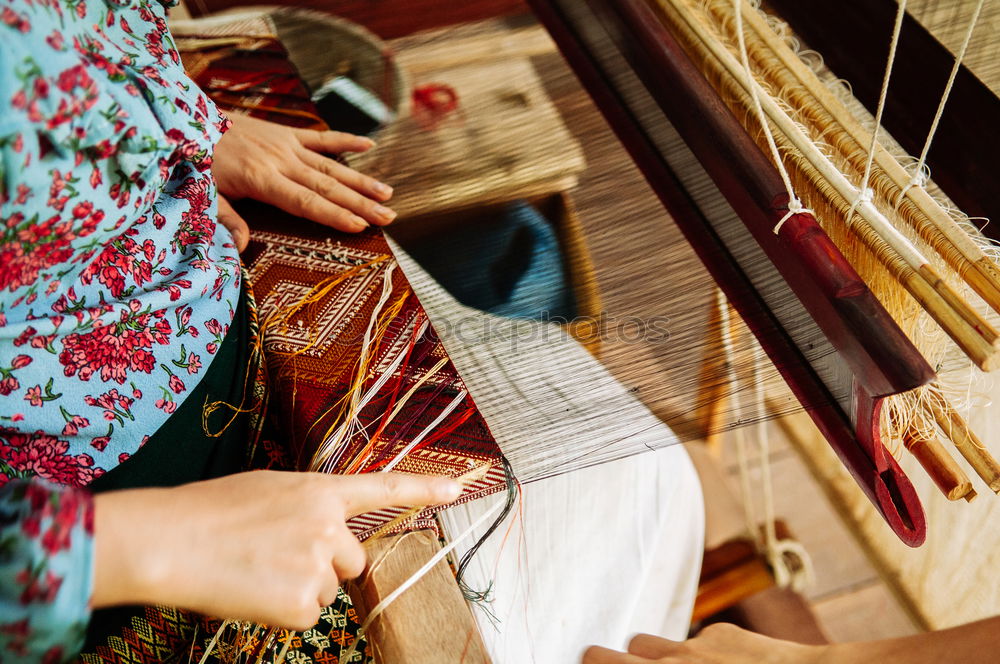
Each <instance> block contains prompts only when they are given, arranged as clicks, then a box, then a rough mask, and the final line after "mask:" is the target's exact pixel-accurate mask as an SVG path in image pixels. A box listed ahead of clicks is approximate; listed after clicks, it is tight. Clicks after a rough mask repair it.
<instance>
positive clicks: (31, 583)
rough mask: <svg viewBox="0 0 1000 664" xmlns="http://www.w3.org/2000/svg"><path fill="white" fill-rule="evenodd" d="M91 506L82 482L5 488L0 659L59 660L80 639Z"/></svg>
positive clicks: (0, 512)
mask: <svg viewBox="0 0 1000 664" xmlns="http://www.w3.org/2000/svg"><path fill="white" fill-rule="evenodd" d="M93 513H94V511H93V500H92V497H91V495H90V494H89V493H88V492H87V491H84V490H82V489H74V488H69V487H60V486H56V485H53V484H49V483H47V482H43V481H41V480H37V479H33V480H24V479H16V480H11V481H10V482H7V483H6V484H5V485H4V486H2V487H0V661H3V662H13V663H20V662H42V663H43V664H49V663H55V662H62V661H65V660H66V659H68V658H70V657H72V656H74V655H75V654H76V653H77V652H78V651H79V650H80V648H81V647H82V646H83V640H84V635H85V632H86V628H87V623H88V621H89V620H90V597H91V587H92V584H93V569H92V565H93V552H94V542H93Z"/></svg>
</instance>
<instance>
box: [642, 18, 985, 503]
mask: <svg viewBox="0 0 1000 664" xmlns="http://www.w3.org/2000/svg"><path fill="white" fill-rule="evenodd" d="M726 4H728V6H729V7H730V8H731V7H732V4H731V3H726ZM720 5H721V3H718V4H713V5H712V6H714V7H715V9H716V19H717V20H719V22H720V23H723V24H724V23H725V22H726V21H728V20H729V19H730V18H731V15H730V14H727V13H725V12H723V11H720ZM661 6H662V8H663V13H664V15H666V16H668V17H670V18H671V19H672V20H673V21H675V22H676V23H675V27H677V28H678V29H679V30H680V31H681V32H683V33H685V34H686V35H687V37H688V39H689V40H690V44H689V47H691V48H695V49H697V48H699V46H700V47H701V48H703V52H702V55H703V56H704V57H703V58H702V60H703V61H704V62H705V63H707V64H706V69H708V70H709V73H710V74H714V76H710V77H711V78H714V80H715V81H716V84H717V85H720V86H721V87H723V88H724V89H725V90H726V92H727V93H728V94H729V96H730V98H731V99H733V98H735V99H736V102H735V103H736V104H737V105H742V107H743V108H744V114H745V115H746V116H747V122H748V123H751V124H752V123H753V120H754V118H752V117H750V116H751V113H750V112H749V107H750V103H749V100H748V99H747V97H748V96H749V94H748V92H747V86H748V84H749V83H748V82H747V81H746V80H745V78H744V79H743V80H740V77H741V75H744V74H745V71H744V70H742V68H741V67H740V66H739V64H738V63H736V62H735V58H734V57H733V56H732V55H731V54H728V53H727V52H726V51H724V49H723V47H722V46H721V44H720V43H719V42H718V41H712V40H713V39H714V37H713V35H711V34H710V33H709V31H708V30H709V28H708V26H707V25H705V24H704V23H701V22H699V19H698V17H697V15H696V14H695V13H694V12H693V11H688V12H687V13H685V12H684V10H683V8H684V7H685V5H684V2H683V0H680V1H679V2H676V3H673V4H672V5H669V6H668V5H666V4H665V3H664V4H661ZM744 9H745V10H746V11H745V15H746V16H751V15H752V16H754V17H756V19H757V20H753V19H751V20H748V23H750V24H751V25H753V26H754V32H757V33H758V34H759V33H761V32H766V33H770V34H771V35H774V33H773V31H771V30H770V28H769V27H768V26H767V25H766V23H764V22H763V20H762V19H760V17H759V16H758V15H757V14H756V13H754V12H753V10H752V9H750V8H749V6H745V7H744ZM685 29H686V31H685ZM760 42H764V43H765V44H766V46H767V47H768V48H774V49H778V50H783V51H784V52H785V53H784V56H785V57H784V58H782V59H779V60H778V62H780V63H782V64H783V63H784V62H785V61H791V60H792V59H793V58H794V59H795V60H796V61H798V62H799V64H800V65H802V63H801V61H800V60H798V58H797V56H795V55H794V54H793V53H791V51H790V49H788V48H787V46H784V45H783V44H782V43H781V42H780V41H776V40H775V39H774V38H771V39H770V40H763V39H761V40H758V45H759V43H760ZM757 52H758V57H759V50H758V51H757ZM712 65H715V68H714V71H713V68H712ZM798 69H799V72H798V73H799V74H801V76H802V78H809V76H807V75H806V74H807V73H808V74H812V72H811V71H810V70H808V68H805V66H804V65H802V67H800V68H798ZM784 70H785V68H784V66H781V67H772V68H771V69H770V70H769V71H773V72H778V73H779V74H778V75H779V76H780V72H782V71H784ZM727 75H728V76H727ZM734 79H735V80H734ZM812 79H813V80H814V83H815V84H816V85H819V86H820V87H823V88H824V89H825V86H822V83H820V82H819V81H818V79H816V78H815V76H814V75H813V76H812ZM797 83H798V81H789V80H788V79H787V78H785V79H784V80H779V81H777V82H774V83H772V85H773V86H774V87H775V88H776V89H780V90H781V91H782V93H783V94H784V93H788V92H789V91H790V90H792V91H794V90H795V89H796V88H798V89H802V88H801V86H798V85H797ZM814 87H815V86H814ZM830 103H831V106H832V105H833V104H832V102H830ZM800 105H801V106H804V107H808V108H812V109H815V108H816V106H815V105H813V106H809V104H806V103H801V104H800ZM841 110H842V111H843V112H845V113H847V114H848V115H849V112H847V111H846V109H845V108H843V107H842V105H841ZM771 117H772V119H773V118H775V116H774V114H772V115H771ZM786 120H787V116H786ZM824 120H836V118H831V117H824V115H823V114H822V113H820V114H819V121H820V122H819V124H820V125H821V126H824V125H823V124H822V122H823V121H824ZM776 124H777V125H778V126H779V127H780V128H782V129H785V128H787V127H788V124H787V122H786V123H785V126H782V122H781V121H780V120H776ZM854 124H855V125H857V123H856V122H855V123H854ZM835 126H836V125H831V124H826V125H825V127H826V130H825V131H824V132H823V133H822V136H823V137H824V138H827V137H828V136H829V135H830V134H831V133H835V132H834V131H833V130H832V129H830V128H831V127H835ZM793 129H794V128H793ZM800 134H801V132H800ZM848 137H849V139H851V140H852V141H853V143H854V144H853V145H850V146H849V147H850V148H851V150H845V152H848V153H851V151H853V159H847V160H846V161H847V162H848V163H850V162H851V161H853V165H854V166H855V168H857V167H858V164H859V162H860V161H862V160H863V158H864V155H863V153H859V152H858V141H859V138H860V139H862V140H863V139H864V138H865V136H864V135H863V134H860V133H858V134H856V135H850V134H849V135H848ZM868 138H869V140H870V136H869V137H868ZM778 140H779V144H780V143H782V142H783V141H782V139H781V138H780V134H779V138H778ZM801 140H802V139H801V138H800V140H799V141H792V142H794V143H795V145H794V146H789V145H788V143H787V141H786V142H785V146H786V148H790V147H799V146H800V144H801ZM842 142H843V141H842ZM835 144H836V142H835ZM789 152H791V150H789ZM880 154H882V156H883V162H884V163H885V164H890V160H891V163H895V164H896V166H897V167H898V169H899V171H900V172H903V173H905V171H903V169H902V167H901V166H899V164H898V162H895V160H894V159H892V157H891V156H890V155H888V153H887V152H886V151H885V150H884V149H880ZM790 161H792V162H793V163H795V164H796V166H798V168H797V169H795V171H794V172H796V173H798V174H799V178H798V180H797V182H796V186H797V188H801V189H806V188H807V187H809V186H811V187H812V188H813V191H815V192H817V194H818V196H817V197H813V198H810V205H813V206H814V207H817V203H822V205H819V206H818V208H819V209H820V210H821V215H820V216H834V217H835V218H836V216H837V215H839V217H840V218H844V217H845V216H846V215H847V214H849V213H850V211H851V208H852V206H851V204H850V202H849V201H848V200H845V199H844V198H843V197H842V196H841V197H839V199H838V196H837V194H838V193H839V192H835V191H832V189H833V188H832V187H830V186H829V184H828V183H827V182H826V181H825V177H826V174H825V173H823V172H820V170H819V169H816V168H814V166H815V164H813V163H810V161H809V159H808V158H803V157H801V156H798V157H792V158H791V159H790ZM889 168H890V169H891V168H892V166H891V164H890V165H889ZM881 175H883V176H884V173H883V174H881ZM886 180H887V178H885V177H883V179H882V183H881V184H882V188H881V191H880V194H881V195H882V197H883V198H885V199H890V198H899V197H901V195H902V194H903V193H904V191H903V189H904V188H905V186H906V184H905V183H904V185H903V186H902V187H900V186H898V185H897V184H896V183H894V182H892V181H891V179H889V181H888V182H887V181H886ZM915 189H916V188H913V187H911V188H909V189H908V190H906V192H905V194H906V195H907V196H908V195H909V193H910V192H911V191H914V190H915ZM920 191H923V190H920ZM924 194H925V195H926V192H924ZM916 197H917V198H918V199H919V198H920V197H919V196H916ZM927 198H929V196H927ZM931 202H932V203H933V200H931ZM934 205H935V207H937V208H938V213H939V214H938V216H939V217H940V218H942V219H944V220H947V215H946V214H945V213H944V212H943V210H940V206H937V204H936V203H935V204H934ZM915 208H916V206H911V209H910V210H909V212H910V213H911V216H910V219H911V221H913V222H914V223H913V226H914V227H915V229H916V230H917V231H918V232H920V233H921V234H922V235H923V234H925V233H927V232H928V231H927V229H928V228H929V226H930V225H931V223H930V222H928V221H927V220H926V217H925V218H924V219H923V220H922V221H921V220H920V219H919V218H917V215H914V214H912V213H913V212H914V211H916V212H917V213H922V211H921V210H916V209H915ZM932 211H933V210H932ZM823 212H825V213H826V214H825V215H824V214H822V213H823ZM915 219H916V220H915ZM942 219H939V220H942ZM944 223H945V222H944V221H942V224H944ZM951 223H952V225H954V226H955V227H956V228H952V229H951V230H957V231H958V232H960V233H961V234H962V236H963V237H964V242H962V241H960V240H959V241H956V242H954V243H952V242H951V241H950V240H949V239H948V238H947V237H945V236H944V235H943V234H937V235H934V237H935V241H936V242H937V244H938V247H939V253H940V254H941V255H942V258H944V259H945V260H948V261H949V263H951V264H953V265H957V266H958V269H957V270H956V272H957V273H958V274H959V276H966V275H968V274H974V275H979V277H983V278H984V279H980V280H979V281H978V282H977V283H978V284H979V285H980V287H981V289H982V290H984V292H985V293H986V294H987V295H989V292H990V291H989V289H990V288H993V287H994V285H993V284H991V283H990V282H988V281H985V277H987V276H988V273H989V270H987V269H978V268H976V265H977V264H976V263H972V262H971V261H968V260H967V259H966V258H965V257H963V255H962V254H961V252H960V251H959V247H958V245H963V246H964V247H965V248H966V250H967V251H969V253H971V250H970V249H969V247H975V248H976V249H978V250H979V251H980V252H981V249H979V248H978V246H977V245H975V244H974V243H973V242H972V241H971V239H969V238H968V236H967V234H965V232H964V231H962V229H961V228H958V227H957V224H954V221H953V220H951ZM921 224H923V225H922V226H921ZM853 230H854V232H855V236H856V237H858V238H859V239H861V240H862V241H863V242H864V243H865V245H866V246H867V247H868V249H869V250H870V251H871V252H872V254H874V256H875V257H876V258H877V259H878V261H879V262H880V263H881V264H882V266H883V267H884V268H886V269H887V270H888V271H889V272H890V273H891V274H892V275H893V276H894V277H896V279H898V280H899V281H900V283H901V284H902V285H903V286H904V287H905V288H906V289H907V291H908V292H910V294H911V295H913V296H914V298H915V299H916V300H917V301H918V302H920V303H921V304H923V305H925V308H928V313H929V314H931V316H932V317H933V318H934V320H935V321H937V322H938V323H939V324H941V326H942V327H943V328H944V329H945V331H946V332H948V334H949V335H950V336H952V338H953V339H954V340H955V341H956V342H957V343H958V344H959V346H960V347H962V349H963V350H965V351H966V352H967V354H969V356H970V358H972V359H973V360H974V361H976V362H977V364H978V365H979V366H980V367H981V368H984V369H990V368H992V367H993V366H994V362H995V360H994V359H992V358H994V357H995V355H992V354H990V355H988V356H986V357H988V358H990V359H987V361H986V362H985V363H984V362H981V361H979V360H976V357H977V356H976V354H975V352H976V350H975V349H976V347H978V348H980V349H982V344H980V343H978V342H975V341H973V342H970V341H969V338H968V337H967V336H966V337H965V339H964V343H963V339H960V338H956V335H955V329H954V328H953V329H949V325H950V324H955V323H956V319H954V318H951V317H948V316H946V317H945V318H942V315H943V314H942V311H940V310H938V309H935V307H937V306H939V305H940V301H937V300H936V299H935V298H934V294H933V293H931V292H930V291H929V290H928V289H927V286H928V285H930V286H932V287H933V286H935V285H936V282H940V277H939V276H937V275H936V273H935V272H930V273H928V272H926V271H923V275H921V274H920V272H917V273H914V271H913V270H912V269H911V268H912V266H908V265H906V264H905V262H903V261H901V260H900V259H899V257H898V256H896V255H894V252H893V248H892V247H891V246H889V244H888V243H887V242H886V241H885V238H884V237H880V236H879V235H878V234H877V233H874V232H872V231H871V229H865V228H863V227H862V228H860V229H859V228H858V227H857V225H855V228H854V229H853ZM859 231H860V232H859ZM843 239H844V238H843V236H841V241H843ZM949 245H950V247H949ZM981 258H983V259H985V260H987V261H988V258H986V256H985V254H983V255H982V256H981ZM981 264H982V263H981V262H980V263H979V265H981ZM989 265H992V263H989ZM928 274H929V275H930V276H929V278H927V275H928ZM920 276H924V277H925V278H924V279H923V280H921V279H920V278H919V277H920ZM970 285H971V284H970ZM935 290H938V293H939V294H942V295H943V298H942V299H943V300H944V301H945V302H946V303H947V304H948V305H949V306H951V307H954V312H955V313H957V314H958V315H959V316H960V318H961V320H963V321H964V322H966V323H969V324H970V325H971V326H972V327H973V329H974V330H975V331H976V332H977V333H979V335H980V337H981V339H982V340H983V341H988V340H989V339H991V338H993V340H994V341H993V343H991V344H990V345H991V346H993V345H995V332H993V330H992V328H991V326H989V324H988V323H986V322H985V320H983V319H982V318H981V317H980V316H979V315H978V314H976V313H975V312H974V310H973V309H972V308H971V307H969V306H968V305H967V304H965V303H964V302H962V301H961V298H959V297H958V296H957V294H956V293H955V291H954V290H952V289H950V288H945V289H943V290H939V289H935ZM928 304H930V305H931V306H930V307H927V305H928ZM904 306H905V305H904ZM898 311H899V309H897V315H898ZM984 324H985V325H984ZM958 325H959V326H961V323H960V322H959V323H958ZM966 332H967V330H966ZM969 343H972V346H971V347H970V346H969V345H967V344H969ZM970 350H971V351H973V352H970ZM980 357H981V358H982V356H980ZM930 403H932V404H933V403H936V402H934V401H930ZM940 403H941V404H942V405H941V406H940V407H939V409H938V410H939V411H940V412H934V411H932V412H933V413H934V415H935V419H936V420H937V421H938V424H939V427H940V429H941V431H942V433H943V434H944V435H945V436H947V437H948V438H949V439H950V440H952V442H953V443H954V444H955V446H956V447H957V448H958V449H959V451H960V452H961V453H962V454H963V456H964V457H966V460H967V461H969V463H970V465H972V467H973V468H974V469H975V470H976V472H977V474H978V475H979V476H980V477H981V478H982V479H983V481H984V482H985V483H986V484H987V485H988V486H989V487H990V489H991V490H993V491H994V492H997V491H998V489H1000V475H998V474H997V473H998V470H1000V465H998V464H997V462H996V461H995V459H993V457H992V456H991V455H990V453H989V452H988V451H987V450H986V449H985V448H984V447H983V445H982V444H981V443H978V442H977V441H978V439H976V438H975V436H974V434H972V433H971V432H970V431H969V429H968V427H967V426H965V425H964V423H961V424H959V422H961V418H960V417H959V416H958V414H957V412H956V411H955V409H954V408H953V407H951V406H950V405H948V404H947V402H946V401H943V400H942V401H941V402H940ZM953 418H957V419H953ZM904 429H905V430H904V442H907V441H909V442H910V443H911V444H909V445H907V446H906V447H907V449H909V450H910V451H911V452H915V456H917V457H918V460H919V461H921V465H922V466H923V467H924V468H925V470H927V471H928V472H929V473H930V474H931V476H932V478H933V479H934V480H935V482H936V483H937V484H938V485H939V486H942V485H949V484H953V483H954V482H955V481H956V476H955V475H954V466H953V463H952V464H948V463H946V462H945V461H944V458H943V457H942V456H941V454H940V452H942V451H943V450H940V449H938V448H937V447H935V446H933V445H932V444H930V443H928V442H927V441H923V444H916V443H917V442H918V441H919V439H918V438H916V437H915V436H913V435H910V436H909V437H908V438H907V436H906V433H910V434H912V432H911V431H910V430H909V429H906V428H905V427H904ZM932 455H933V457H934V459H933V460H932V459H931V458H930V457H931V456H932ZM932 461H933V462H932ZM925 462H927V463H925ZM959 486H964V485H962V484H961V483H959ZM951 493H952V492H950V491H946V494H949V497H951V495H950V494H951ZM957 495H958V496H959V497H963V496H966V495H968V492H963V493H959V494H957Z"/></svg>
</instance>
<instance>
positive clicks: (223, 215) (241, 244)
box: [219, 194, 250, 251]
mask: <svg viewBox="0 0 1000 664" xmlns="http://www.w3.org/2000/svg"><path fill="white" fill-rule="evenodd" d="M219 223H220V224H222V225H223V226H225V227H226V228H228V229H229V232H230V233H232V235H233V242H235V243H236V248H237V249H238V250H239V251H243V250H244V249H246V248H247V244H248V243H249V242H250V227H249V226H247V222H246V221H245V220H244V219H243V217H241V216H240V215H239V214H238V213H237V212H236V210H234V209H233V206H232V205H230V204H229V201H228V200H226V197H225V196H223V195H222V194H219Z"/></svg>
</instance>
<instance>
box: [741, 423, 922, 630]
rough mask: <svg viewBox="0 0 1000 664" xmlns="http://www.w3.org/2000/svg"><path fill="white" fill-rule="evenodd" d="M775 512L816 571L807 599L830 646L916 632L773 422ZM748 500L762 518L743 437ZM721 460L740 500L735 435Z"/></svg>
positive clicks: (756, 475) (755, 479)
mask: <svg viewBox="0 0 1000 664" xmlns="http://www.w3.org/2000/svg"><path fill="white" fill-rule="evenodd" d="M767 432H768V440H769V445H770V448H771V449H770V455H769V456H770V461H771V474H772V478H773V486H774V497H775V511H776V514H777V516H778V517H779V518H781V519H783V520H784V521H785V522H786V523H787V524H788V526H789V528H790V529H791V531H792V532H793V533H794V534H795V536H796V538H797V539H798V540H799V541H800V542H802V544H803V545H804V546H805V548H806V550H807V551H808V552H809V555H810V557H811V558H812V562H813V565H814V567H815V575H816V579H815V583H814V584H813V585H812V587H810V588H809V589H808V590H807V591H806V593H805V595H806V597H807V598H808V600H809V602H810V604H811V605H812V607H813V610H814V611H815V613H816V616H817V618H818V620H819V622H820V624H821V626H822V627H823V629H824V631H825V632H826V634H827V636H828V637H829V638H830V640H831V641H834V642H843V641H868V640H873V639H883V638H891V637H897V636H905V635H908V634H914V633H916V632H917V631H919V629H918V627H917V626H916V625H915V624H914V621H913V620H911V618H910V617H909V616H908V615H907V613H906V611H905V610H904V609H903V607H902V605H901V604H900V603H899V602H898V601H897V600H896V598H895V597H894V596H893V595H892V593H891V591H890V590H889V588H888V586H887V585H886V584H885V583H883V582H882V580H881V579H880V578H879V575H878V572H877V571H876V570H875V568H874V567H873V566H872V564H871V563H870V562H869V561H868V558H867V557H866V555H865V553H864V551H863V550H862V548H861V546H860V545H859V544H858V542H857V541H856V540H855V538H854V537H853V536H852V534H851V533H850V531H848V529H847V528H846V526H845V525H844V524H843V522H842V521H841V520H840V517H839V516H838V515H837V513H836V512H835V511H834V509H833V508H832V507H831V505H830V503H829V501H828V499H827V497H826V495H825V494H824V493H823V490H822V489H821V488H820V485H819V484H818V483H817V482H816V480H815V479H814V478H813V477H812V475H811V474H810V472H809V469H808V468H807V466H806V464H804V463H803V461H802V459H801V458H799V453H798V452H797V451H796V450H795V449H794V448H793V447H792V446H791V445H790V444H789V442H788V439H787V437H786V434H785V433H784V432H783V431H782V429H781V427H779V426H778V425H777V424H776V423H775V422H769V423H768V424H767ZM746 433H747V436H748V439H747V440H748V448H749V449H750V450H751V451H750V455H749V456H750V459H751V463H752V464H753V470H752V471H751V480H752V483H753V484H752V489H751V493H752V499H753V501H754V504H755V506H756V510H757V514H758V515H760V514H761V513H762V512H761V510H762V507H761V499H762V492H761V487H760V484H759V482H760V474H759V470H758V469H757V468H756V458H757V456H756V452H755V450H756V448H755V446H754V445H753V443H752V438H750V436H752V432H751V431H747V432H746ZM721 456H722V459H723V463H724V467H725V468H724V469H725V475H726V478H727V481H728V485H729V489H730V490H731V491H732V492H733V493H734V494H735V495H736V496H738V497H739V496H740V477H739V464H738V461H737V459H738V457H737V454H736V441H735V435H734V434H732V433H728V434H726V435H725V436H724V437H723V445H722V455H721Z"/></svg>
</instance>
